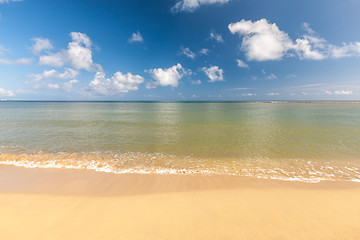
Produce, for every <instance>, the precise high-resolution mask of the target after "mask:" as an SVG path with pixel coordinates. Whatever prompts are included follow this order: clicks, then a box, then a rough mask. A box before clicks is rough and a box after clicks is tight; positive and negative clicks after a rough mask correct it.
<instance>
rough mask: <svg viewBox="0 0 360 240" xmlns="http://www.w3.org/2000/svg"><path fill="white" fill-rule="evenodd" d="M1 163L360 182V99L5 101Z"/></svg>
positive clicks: (1, 105)
mask: <svg viewBox="0 0 360 240" xmlns="http://www.w3.org/2000/svg"><path fill="white" fill-rule="evenodd" d="M0 136H1V137H0V146H1V147H0V153H1V154H2V155H0V162H1V163H3V164H15V165H21V166H27V167H64V168H65V167H68V168H88V169H95V170H99V171H111V172H117V173H123V172H140V173H169V174H230V175H241V176H255V177H261V178H277V179H285V180H301V181H319V180H325V179H326V180H350V181H360V104H358V102H307V103H296V102H272V103H266V102H245V103H244V102H238V103H236V102H232V103H179V102H177V103H143V102H0Z"/></svg>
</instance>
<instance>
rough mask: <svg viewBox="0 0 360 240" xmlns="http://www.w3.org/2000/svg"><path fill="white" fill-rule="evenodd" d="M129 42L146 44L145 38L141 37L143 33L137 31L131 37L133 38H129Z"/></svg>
mask: <svg viewBox="0 0 360 240" xmlns="http://www.w3.org/2000/svg"><path fill="white" fill-rule="evenodd" d="M129 42H130V43H133V42H144V38H143V36H142V35H141V33H140V32H139V31H137V32H136V33H133V34H132V35H131V38H129Z"/></svg>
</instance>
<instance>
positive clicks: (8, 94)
mask: <svg viewBox="0 0 360 240" xmlns="http://www.w3.org/2000/svg"><path fill="white" fill-rule="evenodd" d="M0 96H1V97H12V96H15V94H14V93H13V92H12V91H9V90H5V89H3V88H0Z"/></svg>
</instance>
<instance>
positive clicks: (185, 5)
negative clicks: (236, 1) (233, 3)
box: [171, 0, 230, 13]
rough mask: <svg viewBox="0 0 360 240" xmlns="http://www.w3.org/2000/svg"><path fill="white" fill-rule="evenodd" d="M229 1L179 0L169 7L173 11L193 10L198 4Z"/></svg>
mask: <svg viewBox="0 0 360 240" xmlns="http://www.w3.org/2000/svg"><path fill="white" fill-rule="evenodd" d="M229 1H230V0H179V1H178V2H177V3H176V4H175V6H173V7H172V8H171V11H172V12H173V13H177V12H194V11H195V9H197V8H198V7H200V5H206V4H207V5H209V4H224V3H227V2H229Z"/></svg>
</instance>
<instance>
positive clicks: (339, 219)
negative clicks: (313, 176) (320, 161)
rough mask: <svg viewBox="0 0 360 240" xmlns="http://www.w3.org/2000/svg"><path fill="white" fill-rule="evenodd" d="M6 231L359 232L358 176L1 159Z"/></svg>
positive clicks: (244, 235) (158, 235)
mask: <svg viewBox="0 0 360 240" xmlns="http://www.w3.org/2000/svg"><path fill="white" fill-rule="evenodd" d="M0 196H1V197H0V212H1V214H0V223H1V224H0V234H1V236H2V237H3V238H4V239H327V240H328V239H359V238H360V229H359V228H358V226H359V224H360V205H359V202H360V184H359V183H352V182H321V183H316V184H310V183H300V182H284V181H273V180H258V179H254V178H246V177H231V176H181V175H157V174H155V175H141V174H111V173H100V172H94V171H86V170H67V169H26V168H21V167H13V166H4V165H1V166H0Z"/></svg>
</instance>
